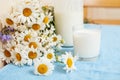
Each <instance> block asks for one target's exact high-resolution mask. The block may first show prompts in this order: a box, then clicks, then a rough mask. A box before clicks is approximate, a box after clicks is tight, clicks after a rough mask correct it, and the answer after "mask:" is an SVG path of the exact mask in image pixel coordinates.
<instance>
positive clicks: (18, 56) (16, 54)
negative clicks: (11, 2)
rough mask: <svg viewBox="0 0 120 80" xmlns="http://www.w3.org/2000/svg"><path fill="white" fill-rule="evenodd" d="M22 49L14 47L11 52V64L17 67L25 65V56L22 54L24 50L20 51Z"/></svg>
mask: <svg viewBox="0 0 120 80" xmlns="http://www.w3.org/2000/svg"><path fill="white" fill-rule="evenodd" d="M20 48H22V46H21V47H20V46H19V47H16V48H15V49H14V50H13V51H12V52H13V56H12V57H13V63H14V64H15V65H19V66H23V65H24V64H26V63H27V60H26V55H25V53H24V50H22V49H20Z"/></svg>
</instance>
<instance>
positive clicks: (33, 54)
mask: <svg viewBox="0 0 120 80" xmlns="http://www.w3.org/2000/svg"><path fill="white" fill-rule="evenodd" d="M26 51H27V64H28V65H32V64H33V62H35V61H36V60H37V59H39V58H40V57H41V55H42V53H40V52H39V50H37V49H34V48H33V47H31V48H27V50H26Z"/></svg>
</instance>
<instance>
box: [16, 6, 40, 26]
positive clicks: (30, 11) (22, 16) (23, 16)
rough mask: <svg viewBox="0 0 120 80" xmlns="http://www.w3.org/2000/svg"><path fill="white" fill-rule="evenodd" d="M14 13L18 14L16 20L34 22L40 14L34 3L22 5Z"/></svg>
mask: <svg viewBox="0 0 120 80" xmlns="http://www.w3.org/2000/svg"><path fill="white" fill-rule="evenodd" d="M17 9H18V10H17V11H16V12H15V13H14V14H15V15H16V18H15V19H16V21H17V22H19V23H26V22H27V23H28V24H30V23H31V22H34V21H35V20H36V18H37V17H38V15H39V11H38V10H37V9H36V8H35V7H34V6H32V5H27V4H26V5H21V6H19V7H18V8H17Z"/></svg>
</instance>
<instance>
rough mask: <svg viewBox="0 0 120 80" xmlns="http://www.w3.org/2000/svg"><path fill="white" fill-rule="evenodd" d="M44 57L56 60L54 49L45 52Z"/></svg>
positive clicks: (51, 60)
mask: <svg viewBox="0 0 120 80" xmlns="http://www.w3.org/2000/svg"><path fill="white" fill-rule="evenodd" d="M44 57H45V58H46V59H48V60H50V62H54V61H56V59H55V53H54V50H53V49H49V50H48V51H46V53H45V54H44Z"/></svg>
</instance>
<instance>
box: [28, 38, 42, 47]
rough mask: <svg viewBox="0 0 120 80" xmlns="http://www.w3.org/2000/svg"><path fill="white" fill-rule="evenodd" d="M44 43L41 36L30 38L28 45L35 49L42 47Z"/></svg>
mask: <svg viewBox="0 0 120 80" xmlns="http://www.w3.org/2000/svg"><path fill="white" fill-rule="evenodd" d="M41 46H42V45H41V43H40V39H39V37H36V38H34V37H33V38H31V39H29V43H28V47H29V48H31V47H33V48H34V49H38V48H40V47H41Z"/></svg>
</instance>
